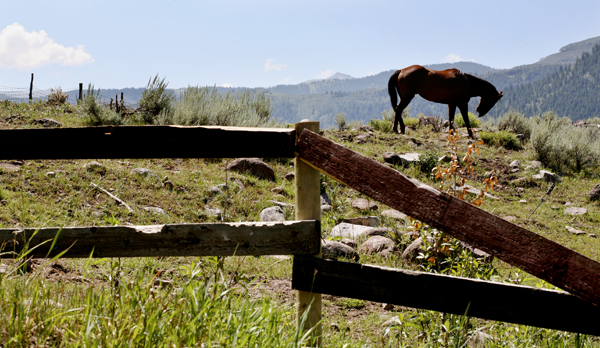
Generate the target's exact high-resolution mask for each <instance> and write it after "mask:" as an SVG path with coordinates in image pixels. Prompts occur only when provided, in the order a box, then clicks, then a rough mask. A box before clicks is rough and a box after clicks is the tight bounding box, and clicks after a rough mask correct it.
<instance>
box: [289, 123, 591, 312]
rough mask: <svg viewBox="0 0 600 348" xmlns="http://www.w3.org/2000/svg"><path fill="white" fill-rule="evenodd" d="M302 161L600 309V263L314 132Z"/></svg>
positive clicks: (307, 135) (302, 145) (304, 137)
mask: <svg viewBox="0 0 600 348" xmlns="http://www.w3.org/2000/svg"><path fill="white" fill-rule="evenodd" d="M297 152H298V153H299V155H300V157H301V158H302V159H303V160H305V161H307V162H308V163H310V164H311V165H313V166H314V167H316V168H317V169H319V170H320V171H322V172H323V173H325V174H327V175H329V176H331V177H333V178H335V179H336V180H338V181H340V182H342V183H345V184H346V185H348V186H350V187H352V188H354V189H355V190H357V191H359V192H361V193H363V194H365V195H367V196H369V197H371V198H373V199H375V200H377V201H379V202H381V203H384V204H386V205H388V206H390V207H392V208H394V209H397V210H399V211H401V212H403V213H405V214H407V215H409V216H412V217H413V218H415V219H418V220H421V221H423V222H425V223H427V224H429V225H431V226H433V227H435V228H437V229H439V230H441V231H444V232H446V233H448V234H450V235H452V236H453V237H455V238H457V239H460V240H462V241H464V242H466V243H468V244H470V245H472V246H474V247H477V248H479V249H481V250H484V251H485V252H487V253H490V254H492V255H494V256H495V257H497V258H499V259H501V260H503V261H505V262H507V263H509V264H511V265H513V266H516V267H519V268H520V269H522V270H524V271H526V272H528V273H530V274H532V275H534V276H536V277H539V278H541V279H543V280H545V281H547V282H549V283H551V284H553V285H555V286H557V287H559V288H561V289H564V290H566V291H569V292H570V293H572V294H574V295H576V296H578V297H580V298H582V299H585V300H587V301H589V302H591V303H593V304H595V305H597V306H599V305H600V263H598V262H596V261H594V260H592V259H589V258H587V257H585V256H583V255H581V254H579V253H577V252H574V251H573V250H570V249H568V248H565V247H564V246H561V245H560V244H557V243H555V242H553V241H551V240H549V239H547V238H544V237H542V236H540V235H538V234H535V233H533V232H531V231H529V230H526V229H524V228H522V227H519V226H517V225H515V224H513V223H510V222H508V221H506V220H504V219H502V218H500V217H497V216H495V215H493V214H490V213H488V212H486V211H484V210H482V209H480V208H478V207H475V206H473V205H471V204H469V203H467V202H465V201H462V200H460V199H458V198H456V197H453V196H451V195H448V194H446V193H444V192H440V191H438V190H436V189H434V188H432V187H430V186H427V185H425V184H423V183H421V182H419V181H418V180H415V179H412V178H410V177H408V176H406V175H404V174H402V173H400V172H398V171H397V170H394V169H392V168H389V167H387V166H384V165H382V164H380V163H378V162H377V161H375V160H372V159H370V158H367V157H365V156H362V155H360V154H358V153H356V152H354V151H351V150H349V149H347V148H345V147H343V146H341V145H338V144H336V143H334V142H332V141H330V140H328V139H325V138H323V137H321V136H319V135H317V134H315V133H313V132H309V131H307V130H304V131H303V132H302V134H301V136H300V138H299V140H298V146H297Z"/></svg>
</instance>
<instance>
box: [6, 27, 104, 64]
mask: <svg viewBox="0 0 600 348" xmlns="http://www.w3.org/2000/svg"><path fill="white" fill-rule="evenodd" d="M93 61H94V59H92V56H91V55H90V54H89V53H86V52H85V48H84V46H83V45H78V46H77V47H65V46H63V45H60V44H58V43H56V42H54V40H52V39H51V38H49V37H48V34H46V32H45V31H44V30H40V31H38V32H36V31H32V32H28V31H27V30H25V28H24V27H23V26H22V25H20V24H19V23H16V22H15V23H13V24H11V25H9V26H7V27H6V28H4V29H3V30H2V32H0V66H1V67H4V68H9V69H12V68H16V69H20V70H25V69H36V68H40V67H42V66H44V65H49V64H60V65H62V66H75V65H84V64H89V63H91V62H93Z"/></svg>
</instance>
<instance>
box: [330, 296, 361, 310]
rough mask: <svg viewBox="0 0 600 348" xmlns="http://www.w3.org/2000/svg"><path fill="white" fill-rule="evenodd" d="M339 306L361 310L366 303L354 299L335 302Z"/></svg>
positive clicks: (342, 299) (341, 299)
mask: <svg viewBox="0 0 600 348" xmlns="http://www.w3.org/2000/svg"><path fill="white" fill-rule="evenodd" d="M335 303H336V304H337V305H338V306H341V307H346V308H348V309H361V308H364V307H365V301H363V300H357V299H353V298H340V299H338V300H337V301H336V302H335Z"/></svg>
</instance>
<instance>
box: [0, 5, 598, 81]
mask: <svg viewBox="0 0 600 348" xmlns="http://www.w3.org/2000/svg"><path fill="white" fill-rule="evenodd" d="M599 17H600V1H598V0H593V1H579V0H571V1H527V0H516V1H513V0H504V1H484V0H466V1H461V0H456V1H377V0H370V1H352V0H345V1H323V0H321V1H311V0H303V1H294V2H290V1H281V0H279V1H228V0H222V1H183V0H164V1H127V0H120V1H110V0H104V1H95V0H88V1H62V0H54V1H47V0H46V1H37V0H31V1H14V0H11V1H4V0H0V86H9V87H28V86H29V80H30V76H31V73H35V85H36V87H38V88H40V89H46V88H54V87H58V86H61V87H62V88H63V89H64V90H68V89H72V88H76V87H77V85H78V83H79V82H83V83H84V84H85V85H86V86H87V84H88V83H90V82H91V83H93V84H94V85H95V86H96V87H99V88H127V87H143V86H145V85H146V83H147V82H148V80H149V79H150V77H152V76H154V75H156V74H159V75H160V76H161V77H166V80H167V81H168V82H169V86H170V87H173V88H179V87H186V86H188V85H193V86H196V85H201V86H204V85H211V86H212V85H231V86H235V87H242V86H246V87H269V86H274V85H278V84H296V83H300V82H303V81H306V80H310V79H316V78H324V77H328V76H330V75H332V74H333V73H335V72H342V73H345V74H349V75H352V76H354V77H364V76H368V75H373V74H377V73H379V72H382V71H386V70H391V69H400V68H403V67H406V66H409V65H412V64H433V63H442V62H453V61H457V60H466V61H475V62H477V63H481V64H484V65H488V66H491V67H494V68H511V67H514V66H517V65H522V64H530V63H534V62H536V61H538V60H539V59H540V58H542V57H545V56H547V55H550V54H552V53H555V52H557V51H558V50H559V48H560V47H562V46H564V45H567V44H569V43H572V42H577V41H581V40H585V39H588V38H591V37H595V36H600V20H598V18H599Z"/></svg>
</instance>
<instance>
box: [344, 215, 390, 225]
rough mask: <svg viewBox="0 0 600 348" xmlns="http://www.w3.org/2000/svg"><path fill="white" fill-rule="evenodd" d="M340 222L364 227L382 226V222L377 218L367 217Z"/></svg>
mask: <svg viewBox="0 0 600 348" xmlns="http://www.w3.org/2000/svg"><path fill="white" fill-rule="evenodd" d="M340 222H346V223H349V224H353V225H362V226H369V227H377V226H379V225H380V224H381V221H380V220H379V218H378V217H377V216H365V217H357V218H348V219H342V220H340Z"/></svg>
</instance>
